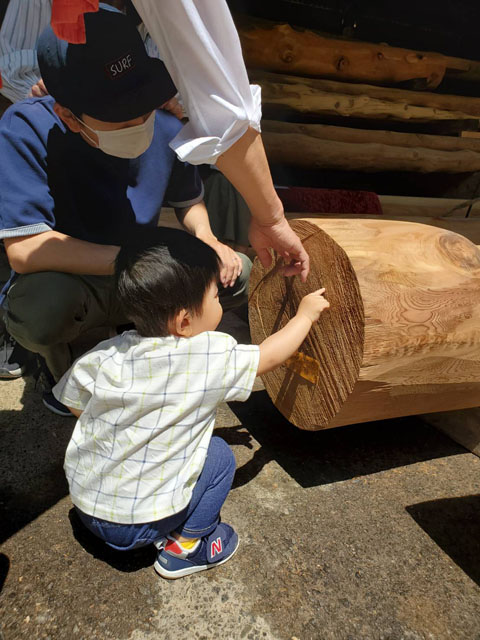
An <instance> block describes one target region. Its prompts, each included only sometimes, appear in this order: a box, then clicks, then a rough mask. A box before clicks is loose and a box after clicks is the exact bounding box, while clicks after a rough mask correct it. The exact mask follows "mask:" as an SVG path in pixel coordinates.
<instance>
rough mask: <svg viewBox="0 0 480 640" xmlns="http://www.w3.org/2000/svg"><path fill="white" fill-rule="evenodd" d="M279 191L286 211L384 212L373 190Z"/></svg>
mask: <svg viewBox="0 0 480 640" xmlns="http://www.w3.org/2000/svg"><path fill="white" fill-rule="evenodd" d="M277 193H278V196H279V198H280V200H281V201H282V203H283V207H284V209H285V211H286V212H291V213H356V214H359V213H364V214H368V215H371V214H376V215H382V213H383V212H382V206H381V204H380V200H379V199H378V196H377V194H376V193H372V192H371V191H347V190H345V189H313V188H309V187H285V188H282V187H279V188H277Z"/></svg>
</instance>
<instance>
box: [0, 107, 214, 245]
mask: <svg viewBox="0 0 480 640" xmlns="http://www.w3.org/2000/svg"><path fill="white" fill-rule="evenodd" d="M53 105H54V100H53V98H52V97H50V96H47V97H44V98H31V99H27V100H23V101H22V102H18V103H17V104H15V105H12V106H11V107H10V108H9V109H7V111H6V112H5V114H4V115H3V117H2V119H1V120H0V158H1V163H2V170H1V172H0V238H13V237H19V236H23V235H31V234H35V233H41V232H43V231H49V230H52V229H54V230H55V231H59V232H61V233H65V234H67V235H69V236H72V237H75V238H79V239H80V240H87V241H89V242H96V243H100V244H113V245H120V244H122V242H123V241H125V240H126V239H127V238H128V237H129V235H130V234H131V233H132V232H133V231H134V230H135V229H136V228H138V227H143V226H156V225H157V223H158V219H159V215H160V208H161V206H162V203H163V202H164V201H165V202H168V204H169V205H170V206H173V207H187V206H190V205H192V204H195V203H196V202H199V201H201V200H202V198H203V185H202V182H201V180H200V177H199V174H198V172H197V170H196V168H195V167H193V166H192V165H189V164H187V163H183V162H180V161H179V160H178V159H177V157H176V155H175V153H174V151H172V149H170V147H169V146H168V143H169V142H170V140H172V138H174V137H175V135H176V134H177V132H178V130H179V129H180V128H181V126H182V125H181V123H180V122H179V121H178V120H177V118H175V117H174V116H172V115H171V114H169V113H167V112H165V111H157V112H156V117H155V133H154V137H153V141H152V144H151V145H150V147H149V148H148V149H147V151H145V153H143V154H142V155H141V156H139V157H138V158H135V159H132V160H130V159H123V158H116V157H114V156H110V155H107V154H105V153H103V151H100V150H99V149H96V148H94V147H91V146H90V145H89V144H88V143H87V142H85V140H83V138H82V137H81V136H80V135H79V134H75V133H72V132H71V131H70V130H69V129H68V128H67V127H65V125H64V124H63V123H62V121H61V120H60V119H59V118H58V116H57V115H56V114H55V112H54V111H53Z"/></svg>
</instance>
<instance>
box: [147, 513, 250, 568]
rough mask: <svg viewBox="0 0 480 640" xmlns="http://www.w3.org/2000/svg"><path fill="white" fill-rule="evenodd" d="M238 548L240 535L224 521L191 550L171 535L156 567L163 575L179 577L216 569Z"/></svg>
mask: <svg viewBox="0 0 480 640" xmlns="http://www.w3.org/2000/svg"><path fill="white" fill-rule="evenodd" d="M237 549H238V535H237V534H236V532H235V531H234V529H233V528H232V527H231V526H230V525H228V524H225V523H224V522H221V523H220V524H219V525H218V526H217V528H216V529H215V531H214V532H213V533H211V534H210V535H209V536H205V537H204V538H201V539H200V541H199V542H198V544H197V546H196V547H194V548H193V549H192V550H191V551H189V550H187V549H184V548H183V547H182V545H181V544H180V543H179V542H178V541H177V540H175V538H172V537H171V536H167V540H166V543H165V546H164V547H163V549H162V550H161V551H160V552H159V554H158V556H157V559H156V561H155V564H154V565H153V566H154V569H155V571H156V572H157V573H158V574H159V575H161V576H162V578H168V579H170V580H175V579H176V578H183V577H184V576H188V575H190V574H191V573H197V572H198V571H205V569H213V567H218V566H219V565H221V564H223V563H224V562H227V560H230V558H231V557H232V556H233V554H234V553H235V552H236V550H237Z"/></svg>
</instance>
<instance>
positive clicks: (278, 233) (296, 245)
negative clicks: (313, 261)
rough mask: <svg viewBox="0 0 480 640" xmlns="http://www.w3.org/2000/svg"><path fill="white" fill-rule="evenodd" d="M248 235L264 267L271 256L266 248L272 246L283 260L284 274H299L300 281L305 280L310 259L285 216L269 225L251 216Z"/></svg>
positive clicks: (268, 263) (270, 259)
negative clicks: (260, 222)
mask: <svg viewBox="0 0 480 640" xmlns="http://www.w3.org/2000/svg"><path fill="white" fill-rule="evenodd" d="M248 237H249V239H250V244H251V245H252V247H253V248H254V249H255V251H256V252H257V255H258V259H259V260H260V262H261V263H262V265H263V266H264V267H265V268H267V267H269V266H270V265H271V263H272V257H271V255H270V253H269V252H268V249H269V248H272V249H274V250H275V251H276V252H277V253H278V254H279V255H281V256H282V258H283V259H284V261H285V266H284V268H283V273H284V275H286V276H294V275H298V274H300V278H301V280H302V282H305V281H306V279H307V276H308V272H309V270H310V259H309V257H308V254H307V252H306V251H305V249H304V248H303V245H302V243H301V241H300V238H299V237H298V236H297V234H296V233H295V232H294V231H293V229H292V228H291V227H290V225H289V224H288V222H287V219H286V218H285V217H284V218H282V219H281V220H280V221H279V222H275V223H273V224H270V225H262V224H259V223H258V222H257V221H256V220H255V218H252V220H251V222H250V230H249V233H248Z"/></svg>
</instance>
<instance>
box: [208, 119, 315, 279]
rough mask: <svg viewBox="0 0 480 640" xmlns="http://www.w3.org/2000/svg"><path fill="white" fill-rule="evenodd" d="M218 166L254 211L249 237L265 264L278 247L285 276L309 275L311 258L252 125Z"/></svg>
mask: <svg viewBox="0 0 480 640" xmlns="http://www.w3.org/2000/svg"><path fill="white" fill-rule="evenodd" d="M216 166H217V167H218V169H220V171H221V172H222V173H223V174H224V175H225V177H226V178H228V180H230V182H231V183H232V184H233V186H234V187H235V188H236V189H237V191H239V192H240V193H241V194H242V196H243V198H244V200H245V202H246V203H247V205H248V207H249V209H250V212H251V214H252V220H251V223H250V231H249V239H250V243H251V245H252V247H253V248H254V249H255V251H256V252H257V255H258V258H259V260H260V262H261V263H262V265H263V266H264V267H269V266H270V263H271V257H270V254H269V252H268V249H269V248H270V247H271V248H272V249H275V251H277V252H278V253H279V254H280V255H281V256H282V257H283V258H284V260H285V264H286V265H287V266H286V267H285V270H284V273H285V275H286V276H291V275H296V274H300V276H301V279H302V281H303V282H305V280H306V279H307V275H308V272H309V269H310V260H309V257H308V254H307V252H306V251H305V249H304V248H303V245H302V243H301V241H300V238H299V237H298V236H297V235H296V233H295V232H294V231H293V230H292V229H291V227H290V225H289V224H288V222H287V220H286V218H285V214H284V212H283V205H282V203H281V201H280V198H279V197H278V195H277V193H276V191H275V189H274V188H273V182H272V177H271V175H270V169H269V167H268V162H267V157H266V155H265V150H264V148H263V143H262V138H261V136H260V134H259V133H258V131H255V129H252V128H249V129H248V130H247V132H246V133H245V134H244V135H243V136H242V137H241V138H240V140H238V141H237V142H236V143H235V144H234V145H233V146H232V147H230V149H228V150H227V151H225V153H223V154H222V155H221V156H220V157H219V159H218V160H217V164H216Z"/></svg>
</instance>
